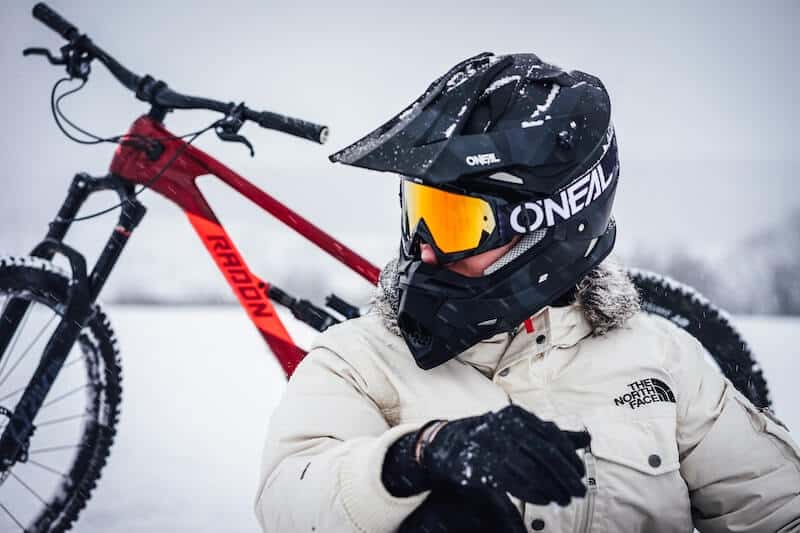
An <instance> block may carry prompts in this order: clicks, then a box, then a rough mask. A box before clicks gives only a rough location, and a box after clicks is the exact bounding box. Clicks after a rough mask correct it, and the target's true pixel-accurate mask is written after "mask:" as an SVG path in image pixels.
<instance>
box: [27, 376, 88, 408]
mask: <svg viewBox="0 0 800 533" xmlns="http://www.w3.org/2000/svg"><path fill="white" fill-rule="evenodd" d="M88 386H89V384H88V383H84V384H83V385H81V386H80V387H75V388H74V389H72V390H71V391H69V392H65V393H64V394H62V395H61V396H56V397H55V398H53V399H52V400H50V401H49V402H47V403H44V404H42V406H41V407H40V408H39V410H40V411H41V410H42V409H44V408H45V407H47V406H48V405H53V404H54V403H56V402H60V401H61V400H63V399H64V398H68V397H69V396H72V395H73V394H75V393H76V392H80V391H82V390H83V389H85V388H86V387H88Z"/></svg>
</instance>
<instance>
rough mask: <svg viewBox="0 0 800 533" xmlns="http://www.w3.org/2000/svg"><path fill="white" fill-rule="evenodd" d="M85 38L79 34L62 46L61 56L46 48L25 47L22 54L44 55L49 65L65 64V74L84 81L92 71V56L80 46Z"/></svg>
mask: <svg viewBox="0 0 800 533" xmlns="http://www.w3.org/2000/svg"><path fill="white" fill-rule="evenodd" d="M86 40H88V39H87V37H86V36H85V35H81V36H80V37H78V38H77V39H76V40H75V41H74V42H71V43H69V44H66V45H64V46H62V47H61V57H56V56H54V55H53V54H52V52H50V50H48V49H47V48H26V49H25V50H23V51H22V55H23V56H30V55H34V56H45V57H46V58H47V60H48V61H49V62H50V64H51V65H66V67H67V74H69V75H70V76H71V77H73V78H78V79H81V80H83V81H86V80H87V79H88V78H89V73H90V72H91V71H92V68H91V62H92V56H91V55H90V54H89V53H88V52H86V50H85V48H84V47H83V46H82V45H83V44H84V41H86Z"/></svg>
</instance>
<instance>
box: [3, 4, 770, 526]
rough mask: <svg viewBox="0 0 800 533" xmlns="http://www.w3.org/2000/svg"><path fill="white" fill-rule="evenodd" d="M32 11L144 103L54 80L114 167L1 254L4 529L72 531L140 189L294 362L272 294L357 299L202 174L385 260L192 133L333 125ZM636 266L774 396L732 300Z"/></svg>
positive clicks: (343, 258) (108, 425)
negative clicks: (115, 101)
mask: <svg viewBox="0 0 800 533" xmlns="http://www.w3.org/2000/svg"><path fill="white" fill-rule="evenodd" d="M33 16H34V17H35V18H36V19H38V20H39V21H41V22H42V23H44V24H45V25H46V26H47V27H49V28H50V29H52V30H54V31H55V32H57V33H58V34H60V35H61V36H62V37H63V38H64V39H65V40H66V41H67V44H66V45H65V46H63V47H62V48H61V49H60V53H59V54H53V53H52V52H50V51H49V50H47V49H43V48H28V49H26V50H25V51H24V52H23V53H24V54H25V55H40V56H44V57H46V58H47V59H48V60H49V62H50V63H51V64H53V65H58V66H63V67H64V68H65V69H66V72H67V74H68V76H69V78H68V79H72V80H77V81H80V82H82V83H85V82H86V81H87V80H88V77H89V75H90V72H91V68H90V67H91V64H92V62H94V61H95V60H96V61H99V62H100V63H101V64H102V65H104V66H105V67H106V68H107V69H108V70H109V71H110V72H111V74H112V75H113V76H114V77H115V78H116V79H117V80H118V81H119V82H120V84H121V85H123V86H124V87H125V88H127V89H128V90H130V91H131V92H133V93H134V94H135V96H136V98H137V99H139V100H141V101H142V102H143V103H145V104H147V105H148V106H149V110H148V112H147V113H146V114H144V115H142V116H140V117H138V118H136V119H135V120H134V122H133V124H132V125H131V126H130V128H129V130H128V131H127V133H125V134H124V135H121V136H118V137H114V138H108V139H101V138H99V137H96V136H91V134H89V133H88V132H86V131H85V130H82V129H80V128H79V127H78V126H76V125H75V124H73V123H72V122H70V121H69V120H68V119H66V117H64V116H63V114H62V113H60V110H59V107H58V103H59V101H60V99H61V98H63V96H64V95H66V94H69V93H70V92H74V90H73V91H68V92H67V93H64V94H62V95H61V96H59V97H56V89H57V87H58V85H59V83H60V82H59V83H57V84H56V86H55V87H54V89H53V93H52V94H51V104H52V110H53V116H54V118H55V120H56V122H57V124H58V126H59V127H60V128H61V129H62V131H64V133H65V134H67V135H70V136H71V134H69V133H68V132H67V131H66V130H65V129H64V126H63V124H62V121H65V122H66V123H67V124H69V125H70V126H72V127H73V128H74V129H75V130H77V131H80V132H82V133H84V134H86V135H89V136H90V138H91V139H92V142H94V141H96V142H113V143H115V144H116V145H117V148H116V151H115V153H114V156H113V159H112V161H111V165H110V170H109V172H108V174H106V175H104V176H99V177H93V176H90V175H88V174H86V173H78V174H77V175H75V176H74V177H73V179H72V182H71V184H70V186H69V188H68V190H67V193H66V198H65V200H64V202H63V203H62V205H61V207H60V209H59V210H58V213H57V215H56V217H55V218H54V219H53V220H52V221H51V222H50V224H49V229H48V231H47V233H46V236H45V237H44V239H43V240H42V241H41V242H40V243H38V244H37V245H36V246H34V247H33V249H32V251H31V252H30V254H29V255H27V256H23V257H5V258H0V310H1V311H0V312H1V314H0V530H2V531H7V530H8V531H11V530H15V528H16V529H17V530H21V531H37V532H38V531H66V530H68V529H70V528H71V526H72V525H73V524H74V522H75V521H76V520H77V518H78V515H79V513H80V512H81V510H82V509H83V508H84V507H85V505H86V503H87V501H88V500H89V498H90V496H91V494H92V491H93V490H94V489H95V487H96V484H97V481H98V479H99V478H100V474H101V470H102V469H103V466H104V465H105V463H106V461H107V458H108V456H109V453H110V449H111V446H112V444H113V442H114V437H115V434H116V428H117V423H118V421H119V417H120V401H121V390H122V389H121V382H122V374H121V356H120V347H119V344H118V342H117V339H116V336H115V335H114V332H113V329H112V327H111V323H110V321H109V319H108V316H107V315H106V313H105V312H104V311H103V309H102V308H101V306H100V305H99V304H98V303H97V299H98V296H99V295H100V293H101V291H102V289H103V286H104V285H105V283H106V281H107V280H108V278H109V276H110V274H111V272H112V270H113V269H114V266H115V265H116V264H117V261H118V260H119V259H120V257H121V255H122V252H123V250H124V249H125V245H126V243H127V242H128V240H129V239H130V237H131V235H132V234H133V232H134V230H135V228H136V227H137V225H138V224H139V223H140V222H141V221H142V219H143V218H144V216H145V213H146V208H145V207H144V205H143V204H142V203H141V202H140V201H139V196H140V194H141V193H142V192H143V191H145V190H152V191H155V192H156V193H159V194H161V195H162V196H164V197H165V198H168V199H169V200H170V201H172V202H173V203H174V204H176V205H177V206H178V207H179V208H181V209H182V210H183V211H184V212H185V213H186V215H187V217H188V219H189V222H190V224H191V226H192V227H193V228H194V229H195V231H196V233H197V235H198V237H199V238H200V239H201V240H202V242H203V243H204V245H205V247H206V249H207V250H208V252H209V254H210V255H211V257H212V259H213V260H214V262H215V263H216V265H217V266H218V267H219V269H220V271H221V272H222V274H223V276H224V278H225V280H226V281H227V282H228V284H229V285H230V287H231V289H232V290H233V292H234V294H235V295H236V297H237V299H238V301H239V303H240V304H241V306H242V307H243V309H244V310H245V312H246V313H247V315H248V316H249V318H250V320H251V321H252V322H253V324H254V325H255V327H256V328H257V329H258V331H259V332H260V333H261V335H262V336H263V338H264V340H265V341H266V343H267V345H268V347H269V349H270V351H271V352H272V354H273V355H274V356H275V357H276V358H277V359H278V361H279V362H280V364H281V366H282V368H283V370H284V372H285V373H286V375H287V377H288V376H290V375H291V373H292V371H293V370H294V368H295V367H296V366H297V364H298V362H299V361H300V360H301V359H302V357H303V355H304V354H305V352H304V350H303V349H302V348H300V347H299V346H297V345H296V344H295V343H294V342H293V341H292V338H291V336H290V335H289V333H288V332H287V330H286V328H285V327H284V325H283V323H282V321H281V319H280V318H279V316H278V314H277V313H276V310H275V307H274V305H273V303H278V304H280V305H283V306H286V307H288V308H289V309H290V310H291V311H292V313H293V315H294V316H295V317H296V318H297V319H298V320H300V321H302V322H304V323H306V324H308V325H309V326H310V327H313V328H315V329H317V330H319V331H323V330H325V329H326V328H327V327H329V326H330V325H332V324H335V323H337V322H340V321H343V320H347V319H351V318H355V317H357V316H358V315H359V308H358V307H357V306H355V305H353V304H350V303H348V302H346V301H344V300H343V299H341V298H339V297H337V296H336V295H333V294H332V295H330V296H329V297H328V298H327V299H326V302H325V306H321V305H319V306H318V305H315V304H314V303H312V302H310V301H308V300H304V299H298V298H295V297H293V296H291V295H289V294H287V293H286V292H285V291H283V290H281V289H280V288H279V287H277V286H276V285H275V284H273V283H268V282H267V281H266V280H264V279H263V278H261V277H259V276H257V275H256V274H254V273H253V272H252V271H251V270H250V268H249V267H248V266H247V263H246V262H245V260H244V258H243V257H242V255H241V254H240V253H239V251H238V250H237V248H236V246H235V245H234V242H233V241H232V239H231V238H230V236H229V235H228V234H227V232H226V231H225V229H224V227H223V225H222V223H221V222H220V221H219V220H218V219H217V217H216V216H215V214H214V211H213V210H212V208H211V206H210V205H209V203H208V202H207V200H206V198H205V197H204V196H203V194H202V193H201V191H200V189H199V188H198V187H197V185H196V183H195V181H196V179H197V178H198V177H199V176H207V175H211V176H214V177H216V178H217V179H220V180H222V181H223V182H224V183H226V184H227V185H229V186H230V187H231V188H233V189H234V190H235V191H237V192H238V193H239V194H241V195H243V196H244V197H245V198H247V199H249V200H251V201H252V202H254V203H255V204H256V205H258V206H260V207H261V208H262V209H264V210H265V211H266V212H268V213H269V214H271V215H272V216H274V217H276V218H277V219H278V220H280V221H281V222H283V223H284V224H285V225H287V226H288V227H290V228H292V229H293V230H295V231H297V232H298V233H300V234H301V235H302V236H304V237H305V238H307V239H309V240H310V241H311V242H313V243H314V244H315V245H317V246H318V247H320V248H321V249H323V250H324V251H326V252H327V253H329V254H330V255H332V256H333V257H334V258H336V259H337V260H338V261H340V262H342V263H343V264H345V265H347V266H348V267H350V268H351V269H352V270H353V271H354V272H355V273H357V274H358V275H360V276H361V277H362V278H364V279H365V280H367V281H368V282H370V283H373V284H375V283H377V281H378V275H379V269H378V268H376V267H375V266H374V265H372V264H370V263H369V262H368V261H367V260H366V259H364V258H363V257H361V256H360V255H359V254H357V253H356V252H354V251H353V250H351V249H350V248H348V247H347V246H345V245H344V244H342V243H341V242H339V241H337V240H336V239H334V238H333V237H332V236H330V235H328V234H327V233H325V232H324V231H322V230H321V229H319V228H318V227H317V226H315V225H314V224H313V223H311V222H310V221H308V220H307V219H305V218H303V217H302V216H300V215H299V214H298V213H296V212H294V211H293V210H291V209H290V208H289V207H287V206H285V205H284V204H282V203H281V202H280V201H278V200H277V199H276V198H274V197H272V196H270V195H269V194H267V193H266V192H265V191H263V190H262V189H260V188H259V187H257V186H255V185H254V184H252V183H251V182H250V181H248V180H247V179H245V178H244V177H242V176H240V175H238V174H236V173H235V172H233V171H232V170H230V169H228V168H227V167H225V166H224V165H223V164H222V163H220V162H218V161H217V160H215V159H214V158H212V157H211V156H209V155H207V154H206V153H204V152H202V151H201V150H199V149H197V148H196V147H194V146H192V142H193V141H194V140H195V139H196V138H197V137H198V136H199V135H201V134H202V133H205V132H206V131H209V130H213V131H214V132H215V133H216V134H217V136H218V137H219V138H220V140H222V141H226V142H238V143H242V144H244V145H246V146H247V147H249V148H250V150H251V153H252V146H251V145H250V143H249V141H248V140H247V139H246V138H245V137H244V136H243V135H241V133H240V130H241V128H242V126H243V125H244V124H245V123H246V122H253V123H255V124H258V125H259V126H261V127H264V128H268V129H271V130H275V131H278V132H282V133H287V134H290V135H294V136H297V137H300V138H303V139H307V140H311V141H315V142H318V143H324V142H325V139H326V136H327V128H326V127H324V126H320V125H317V124H314V123H311V122H307V121H304V120H300V119H295V118H290V117H286V116H283V115H280V114H277V113H273V112H269V111H255V110H253V109H251V108H248V107H247V106H245V105H244V104H243V103H239V104H233V103H224V102H220V101H217V100H213V99H209V98H200V97H194V96H188V95H185V94H182V93H179V92H177V91H175V90H173V89H171V88H170V87H169V86H168V85H167V84H166V83H164V82H163V81H160V80H156V79H154V78H153V77H151V76H149V75H145V76H139V75H136V74H134V73H133V72H132V71H130V70H129V69H127V68H126V67H124V66H123V65H122V64H120V63H119V62H118V61H117V60H116V59H114V58H113V57H112V56H111V55H110V54H108V53H107V52H105V51H104V50H103V49H102V48H100V47H99V46H98V45H96V44H95V43H94V42H93V41H92V40H91V39H90V38H89V37H88V36H86V35H85V34H81V33H80V32H79V31H78V29H77V28H76V27H75V26H74V25H73V24H71V23H69V22H67V20H66V19H64V18H63V17H61V16H60V15H59V14H57V13H56V12H54V11H53V10H52V9H50V8H49V7H47V6H46V5H45V4H41V3H40V4H37V5H36V6H35V7H34V8H33ZM81 86H82V85H81ZM190 109H203V110H210V111H214V112H217V113H220V114H221V115H222V118H220V119H219V120H217V121H215V122H214V123H213V124H211V125H210V126H208V127H207V128H205V129H203V130H200V131H197V132H193V133H191V134H189V135H184V136H176V135H173V134H172V133H170V132H169V131H168V130H167V129H166V127H165V125H164V121H165V119H166V117H167V113H168V112H171V111H177V110H190ZM71 138H72V137H71ZM100 191H114V192H115V193H116V194H117V195H118V197H119V203H118V204H116V205H114V206H112V207H110V208H109V209H106V210H103V211H101V212H99V213H94V214H91V215H88V216H82V217H79V216H78V214H79V211H80V209H81V207H82V206H83V205H84V203H85V201H86V200H87V198H88V197H89V196H90V195H92V194H94V193H96V192H100ZM115 210H117V211H119V216H118V220H117V223H116V225H115V226H114V227H113V229H112V231H111V234H110V236H109V237H108V240H107V242H106V243H105V246H104V247H103V248H102V251H101V252H100V254H99V256H98V258H97V260H96V262H95V264H94V265H93V266H92V268H91V270H89V267H88V265H87V261H86V258H85V257H84V255H83V254H82V253H81V252H80V251H79V250H77V249H75V248H74V247H71V246H69V245H68V244H67V243H66V242H65V240H64V239H65V237H66V235H67V232H68V230H69V229H70V227H71V225H72V224H74V223H76V222H81V221H88V220H94V219H95V218H97V216H98V215H100V214H105V213H108V212H111V211H115ZM57 257H60V258H61V259H62V260H63V261H65V262H66V264H68V265H69V269H68V270H66V269H62V268H60V267H59V266H57V263H55V262H54V260H55V259H56V258H57ZM630 275H631V277H632V279H633V280H634V282H635V283H636V285H637V287H638V288H639V290H640V293H641V295H642V301H643V307H644V309H645V310H646V311H647V312H650V313H655V314H658V315H661V316H663V317H665V318H666V319H668V320H671V321H672V322H674V323H676V324H677V325H678V326H680V327H682V328H684V329H686V330H687V331H689V332H690V333H691V334H693V335H694V336H695V337H696V338H698V339H699V340H700V342H701V343H702V344H703V345H704V346H705V347H706V349H707V350H708V352H709V353H710V355H711V356H712V357H713V358H714V361H715V362H716V363H717V365H718V366H719V368H720V370H721V371H722V372H723V373H724V374H725V375H726V376H727V377H728V378H730V379H731V380H732V382H733V383H734V385H735V386H736V387H737V388H738V389H739V390H741V391H742V392H743V393H744V394H745V395H747V396H748V397H749V398H750V399H751V400H752V401H753V402H754V403H755V404H756V405H758V406H761V407H764V408H766V407H768V406H769V405H770V400H769V392H768V389H767V385H766V382H765V380H764V377H763V374H762V372H761V370H760V369H759V367H758V365H757V363H756V362H755V360H754V359H753V356H752V354H751V352H750V350H749V349H748V347H747V344H746V343H745V342H744V341H743V340H742V338H741V336H740V335H739V333H738V332H737V331H736V330H735V329H734V328H733V327H732V326H731V324H730V323H729V321H728V319H727V318H726V317H725V315H724V313H722V312H721V311H720V310H719V309H717V308H716V307H715V306H714V305H712V304H711V303H710V302H708V301H707V300H705V299H704V298H702V296H700V295H699V294H697V293H696V292H694V291H692V290H691V289H690V288H688V287H685V286H682V285H680V284H678V283H676V282H674V281H672V280H669V279H667V278H665V277H663V276H659V275H657V274H653V273H648V272H641V271H630ZM12 377H13V378H15V379H14V380H12V379H11V378H12ZM43 487H45V488H43Z"/></svg>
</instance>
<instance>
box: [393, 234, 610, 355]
mask: <svg viewBox="0 0 800 533" xmlns="http://www.w3.org/2000/svg"><path fill="white" fill-rule="evenodd" d="M547 240H549V239H547ZM615 240H616V227H615V226H613V225H612V226H610V227H609V229H608V231H607V232H606V234H605V235H603V236H602V237H600V238H599V239H598V240H597V242H596V243H595V245H594V248H593V249H592V251H591V252H590V254H589V255H588V256H587V257H584V253H585V251H586V249H587V246H588V245H589V242H590V241H579V240H573V241H560V242H553V243H552V244H550V246H549V247H548V248H547V252H548V253H547V255H546V256H542V255H539V257H535V256H536V254H537V253H538V252H539V250H537V248H538V246H534V247H533V248H532V249H530V250H528V251H527V252H526V253H525V254H523V256H521V257H520V259H519V260H518V261H515V263H519V266H518V267H516V268H514V264H510V265H508V266H506V267H505V268H504V269H503V271H499V272H497V273H495V274H492V275H489V276H485V277H481V278H467V277H464V276H461V275H459V274H456V273H454V272H451V271H449V270H447V269H446V268H441V267H437V266H433V265H427V264H425V263H422V262H421V261H419V260H414V259H406V258H403V259H402V260H401V261H400V262H399V264H398V269H399V271H400V291H401V295H400V307H399V312H398V325H399V326H400V329H401V331H402V333H403V338H404V339H405V341H406V344H407V345H408V348H409V350H410V351H411V353H412V355H413V356H414V360H415V361H416V363H417V366H419V367H420V368H422V369H424V370H429V369H431V368H434V367H436V366H438V365H440V364H442V363H444V362H446V361H449V360H450V359H452V358H453V357H455V356H457V355H458V354H460V353H461V352H463V351H464V350H466V349H468V348H470V347H471V346H473V345H475V344H477V343H478V342H480V341H482V340H485V339H488V338H490V337H492V336H493V335H496V334H498V333H504V332H509V331H512V330H513V329H515V328H516V327H517V326H518V325H519V324H520V323H522V322H523V321H524V320H525V319H526V318H528V317H529V316H531V315H532V314H534V313H535V312H537V311H538V310H540V309H542V308H543V307H545V306H546V305H549V304H550V303H551V302H552V301H553V300H555V299H556V298H558V297H559V296H560V295H561V294H563V293H564V290H565V287H571V286H574V285H576V284H577V283H578V281H580V279H581V278H582V277H583V276H584V275H585V274H586V273H587V272H589V271H590V270H591V269H592V268H594V266H595V265H596V264H598V263H599V262H600V261H602V260H603V259H604V258H605V257H606V256H608V254H609V253H610V252H611V250H612V248H613V247H614V242H615ZM529 254H530V255H532V256H534V257H533V258H532V259H530V260H526V259H528V258H526V257H525V256H526V255H529ZM554 264H557V265H563V266H560V267H559V268H557V269H553V268H552V266H553V265H554ZM507 269H508V270H510V272H505V271H506V270H507ZM500 274H502V275H503V279H502V280H500V281H499V282H498V281H497V280H496V279H493V278H496V277H497V276H498V275H500Z"/></svg>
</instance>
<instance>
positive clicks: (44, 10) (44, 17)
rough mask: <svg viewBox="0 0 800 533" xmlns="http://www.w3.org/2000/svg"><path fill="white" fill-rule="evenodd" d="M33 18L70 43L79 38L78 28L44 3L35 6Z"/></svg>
mask: <svg viewBox="0 0 800 533" xmlns="http://www.w3.org/2000/svg"><path fill="white" fill-rule="evenodd" d="M33 18H35V19H36V20H38V21H40V22H42V23H43V24H44V25H45V26H47V27H48V28H50V29H51V30H53V31H54V32H56V33H57V34H59V35H61V36H62V37H63V38H64V39H66V40H68V41H71V40H72V39H74V38H75V37H77V36H78V28H76V27H75V25H74V24H71V23H69V22H67V19H65V18H64V17H62V16H61V15H59V14H58V13H56V12H55V11H53V10H52V9H50V7H49V6H48V5H46V4H45V3H43V2H40V3H38V4H36V5H35V6H33Z"/></svg>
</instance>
